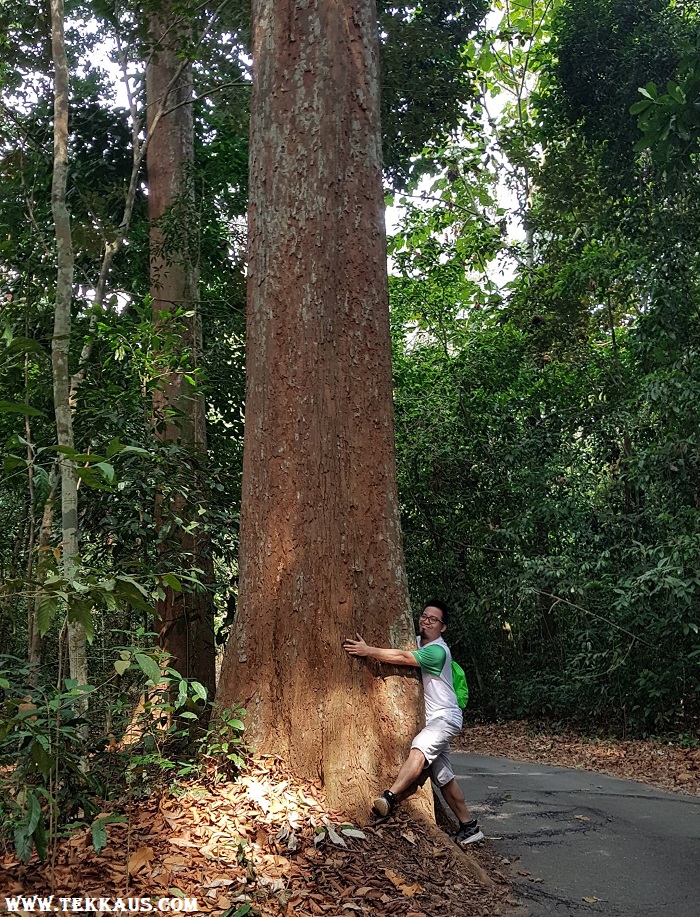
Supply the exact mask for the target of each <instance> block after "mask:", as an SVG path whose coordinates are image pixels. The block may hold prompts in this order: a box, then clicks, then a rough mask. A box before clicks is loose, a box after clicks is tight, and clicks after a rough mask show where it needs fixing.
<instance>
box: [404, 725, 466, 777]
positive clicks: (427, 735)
mask: <svg viewBox="0 0 700 917" xmlns="http://www.w3.org/2000/svg"><path fill="white" fill-rule="evenodd" d="M461 731H462V727H461V726H455V724H454V723H450V721H449V720H446V719H443V718H442V717H437V718H436V719H434V720H431V722H430V723H428V725H427V726H426V727H425V728H424V729H422V730H421V731H420V732H419V733H418V735H417V736H416V737H415V739H414V740H413V742H412V743H411V748H417V749H418V750H419V751H421V752H422V753H423V757H424V758H425V767H426V768H429V769H430V779H431V780H432V781H433V782H434V783H436V784H437V785H438V786H440V787H442V786H445V784H447V783H449V782H450V780H454V776H455V773H454V771H453V770H452V765H451V764H450V742H451V741H452V740H453V739H456V738H457V736H458V735H459V734H460V732H461Z"/></svg>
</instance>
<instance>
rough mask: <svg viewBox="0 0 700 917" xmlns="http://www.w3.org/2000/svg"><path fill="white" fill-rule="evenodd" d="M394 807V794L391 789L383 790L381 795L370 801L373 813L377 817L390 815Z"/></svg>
mask: <svg viewBox="0 0 700 917" xmlns="http://www.w3.org/2000/svg"><path fill="white" fill-rule="evenodd" d="M395 808H396V796H394V794H393V793H392V792H391V790H384V792H383V793H382V795H381V796H377V798H376V799H375V800H374V802H373V803H372V811H373V812H374V814H375V815H378V816H379V818H386V817H387V816H389V815H391V813H392V812H393V811H394V809H395Z"/></svg>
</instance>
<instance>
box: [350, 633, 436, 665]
mask: <svg viewBox="0 0 700 917" xmlns="http://www.w3.org/2000/svg"><path fill="white" fill-rule="evenodd" d="M343 649H344V650H345V652H346V653H349V654H350V655H351V656H370V657H371V658H372V659H378V660H379V662H387V663H389V665H414V666H418V665H419V662H418V661H417V659H416V657H415V656H414V655H413V653H412V652H411V651H410V650H394V649H383V648H382V647H379V646H368V645H367V644H366V643H365V641H364V640H363V639H362V637H361V636H360V635H359V634H356V636H355V639H354V640H345V642H344V643H343Z"/></svg>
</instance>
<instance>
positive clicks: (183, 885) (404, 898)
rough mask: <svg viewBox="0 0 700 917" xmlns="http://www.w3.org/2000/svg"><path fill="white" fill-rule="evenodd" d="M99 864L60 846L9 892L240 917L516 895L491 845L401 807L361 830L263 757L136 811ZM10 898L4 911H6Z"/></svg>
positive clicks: (457, 906) (429, 912)
mask: <svg viewBox="0 0 700 917" xmlns="http://www.w3.org/2000/svg"><path fill="white" fill-rule="evenodd" d="M124 814H125V815H126V819H125V821H124V822H123V823H119V822H117V823H114V824H110V825H109V828H108V833H107V843H106V845H105V846H104V849H103V850H102V852H101V853H100V854H99V855H98V854H97V853H96V852H95V850H94V848H93V846H92V831H91V830H90V829H89V828H86V829H84V830H81V831H79V832H78V833H76V834H74V835H73V836H71V837H69V838H65V839H62V840H61V841H60V842H59V844H58V846H57V850H56V856H55V859H54V860H53V861H49V862H46V863H40V862H38V861H37V860H36V859H34V860H32V861H31V862H30V863H29V864H28V865H27V866H24V865H23V864H22V863H20V861H19V860H18V858H17V857H16V855H15V854H14V853H13V852H10V851H9V850H6V851H4V853H3V854H2V856H1V857H0V889H2V894H3V895H8V896H11V895H34V894H42V895H43V894H52V893H53V894H55V895H56V896H64V897H66V896H67V897H79V896H82V897H111V898H113V899H114V898H116V897H121V898H123V899H125V898H128V897H129V898H144V897H151V898H152V899H153V900H157V899H158V898H161V897H168V898H172V897H174V896H176V897H187V898H196V899H197V902H198V911H197V913H200V914H205V915H217V917H218V915H221V917H233V915H235V914H236V913H237V912H238V913H239V914H243V913H247V914H250V915H251V917H273V915H274V917H279V915H286V917H314V915H329V917H347V915H350V914H363V915H369V917H374V915H377V917H378V915H389V917H391V915H397V917H456V915H460V917H472V915H475V917H489V915H494V917H496V915H500V914H503V913H506V912H507V911H508V909H509V908H508V904H507V900H506V899H507V896H508V894H509V892H510V886H509V884H508V881H507V880H506V878H505V876H503V874H502V873H501V872H500V871H499V865H500V863H499V860H498V857H497V856H496V855H495V854H494V853H493V852H492V851H491V850H490V849H489V847H488V845H484V846H483V847H482V848H481V849H480V850H472V851H470V853H469V856H470V857H473V858H474V859H475V860H476V861H477V863H478V865H479V866H480V867H481V869H482V870H484V871H485V872H486V874H487V876H489V877H490V878H491V879H492V880H493V884H491V885H489V886H484V885H482V884H481V883H480V882H479V881H478V878H476V877H475V875H474V874H473V873H472V872H470V871H469V870H468V869H466V868H465V865H464V862H463V861H461V859H460V857H463V856H464V854H461V852H460V851H459V850H458V849H457V848H456V847H454V853H453V852H452V848H451V844H449V843H447V844H444V845H442V846H440V845H439V844H436V841H435V836H434V835H433V834H431V833H430V832H429V831H428V830H427V829H426V828H425V826H424V825H423V824H421V823H420V822H417V821H414V820H412V819H411V818H410V817H409V815H408V814H407V813H406V812H404V811H401V810H399V811H398V813H397V814H396V816H395V817H393V818H391V819H389V820H388V821H387V822H385V823H383V824H381V825H379V826H374V827H363V828H362V829H361V830H360V828H359V827H357V826H355V825H350V824H348V822H347V818H346V817H344V816H343V815H342V813H340V812H337V811H333V810H332V809H330V808H329V807H328V806H327V804H326V802H325V800H324V797H323V793H322V791H321V790H320V788H319V787H318V786H317V785H315V784H313V783H309V782H305V781H299V780H296V779H295V778H293V777H292V776H291V775H289V774H287V773H285V770H284V768H283V766H282V763H281V761H280V760H279V759H276V758H273V757H269V756H261V757H259V758H256V759H254V760H253V761H252V762H251V764H250V766H249V768H248V769H247V771H246V772H245V773H244V774H243V775H242V776H241V777H240V778H238V779H237V780H233V781H228V782H226V783H216V782H214V781H211V782H206V781H202V780H200V781H191V782H189V783H182V782H181V783H179V784H178V785H177V786H176V787H171V788H169V789H168V790H167V791H163V792H161V793H154V794H153V795H152V796H150V797H148V798H146V799H144V800H140V801H139V802H135V803H132V804H131V805H130V806H128V807H127V808H126V809H125V810H124ZM3 903H4V902H3V901H0V905H1V904H3Z"/></svg>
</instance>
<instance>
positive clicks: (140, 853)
mask: <svg viewBox="0 0 700 917" xmlns="http://www.w3.org/2000/svg"><path fill="white" fill-rule="evenodd" d="M154 855H155V854H154V853H153V847H139V849H138V850H135V851H134V852H133V853H132V854H131V856H130V857H129V863H128V865H127V867H126V868H127V872H128V873H129V875H130V876H134V875H136V873H137V872H138V871H139V870H140V869H143V867H144V866H145V865H146V863H149V862H150V861H151V860H152V859H153V857H154Z"/></svg>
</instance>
